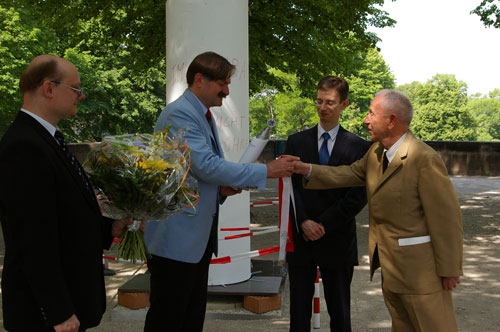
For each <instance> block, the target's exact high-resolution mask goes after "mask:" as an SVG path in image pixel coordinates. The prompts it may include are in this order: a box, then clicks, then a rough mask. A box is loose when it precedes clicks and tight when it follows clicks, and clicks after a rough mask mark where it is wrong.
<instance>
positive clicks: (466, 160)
mask: <svg viewBox="0 0 500 332" xmlns="http://www.w3.org/2000/svg"><path fill="white" fill-rule="evenodd" d="M285 142H286V141H285V140H271V141H269V142H268V143H267V145H266V147H265V149H264V152H263V153H262V155H261V156H260V158H259V160H258V161H259V162H261V163H265V162H268V161H269V160H272V159H274V158H276V157H277V156H279V155H281V154H283V151H284V150H285ZM426 143H427V144H429V145H430V146H431V147H432V148H433V149H434V150H436V151H437V152H438V153H439V154H440V155H441V158H443V160H444V162H445V164H446V167H447V168H448V172H449V174H450V175H469V176H500V142H448V141H446V142H445V141H428V142H426ZM97 144H98V143H77V144H71V151H73V153H74V154H75V156H76V157H77V158H78V160H80V161H81V160H84V159H85V155H86V154H87V153H88V151H90V149H91V147H92V146H95V145H97Z"/></svg>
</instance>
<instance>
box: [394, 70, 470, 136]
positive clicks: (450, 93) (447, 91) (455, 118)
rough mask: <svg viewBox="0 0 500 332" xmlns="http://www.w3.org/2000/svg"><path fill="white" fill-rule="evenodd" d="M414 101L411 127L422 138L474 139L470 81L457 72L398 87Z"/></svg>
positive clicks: (437, 75)
mask: <svg viewBox="0 0 500 332" xmlns="http://www.w3.org/2000/svg"><path fill="white" fill-rule="evenodd" d="M398 89H399V90H401V91H402V92H404V93H405V94H406V95H407V96H408V97H409V98H410V100H411V102H412V105H413V108H414V112H415V113H414V117H413V121H412V124H411V129H412V131H413V133H414V134H415V136H416V137H418V138H419V139H422V140H444V141H473V140H475V139H476V138H477V133H476V132H475V128H476V123H475V120H474V118H473V117H472V116H471V114H470V112H469V111H468V110H467V108H466V105H467V84H465V83H464V82H462V81H457V80H456V78H455V75H444V74H436V75H435V76H434V77H433V78H432V79H430V80H428V81H427V83H425V84H422V83H419V82H413V83H410V84H406V85H402V86H400V87H398Z"/></svg>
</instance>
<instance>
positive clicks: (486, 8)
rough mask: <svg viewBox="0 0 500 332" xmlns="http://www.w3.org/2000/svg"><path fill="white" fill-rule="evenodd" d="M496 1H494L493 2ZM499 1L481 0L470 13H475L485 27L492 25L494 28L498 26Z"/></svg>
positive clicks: (499, 17)
mask: <svg viewBox="0 0 500 332" xmlns="http://www.w3.org/2000/svg"><path fill="white" fill-rule="evenodd" d="M495 2H496V3H495ZM499 4H500V1H498V0H497V1H495V0H483V1H481V3H480V4H479V6H477V7H476V8H475V9H474V10H472V11H471V14H477V15H479V17H480V18H481V21H483V24H484V25H485V26H487V27H490V26H493V27H494V28H497V29H498V28H500V7H499Z"/></svg>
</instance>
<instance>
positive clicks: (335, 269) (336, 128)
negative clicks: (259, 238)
mask: <svg viewBox="0 0 500 332" xmlns="http://www.w3.org/2000/svg"><path fill="white" fill-rule="evenodd" d="M348 93H349V85H348V84H347V82H346V81H345V80H344V79H342V78H339V77H334V76H327V77H325V78H323V79H322V80H321V81H320V82H319V84H318V89H317V95H316V107H317V110H318V116H319V124H318V125H317V126H315V127H313V128H311V129H308V130H305V131H303V132H299V133H296V134H294V135H291V136H290V137H288V141H287V142H286V148H285V154H290V155H294V156H298V157H300V160H301V161H303V162H305V163H308V162H309V163H321V164H324V165H349V164H351V163H352V162H354V161H356V160H358V159H360V158H361V157H362V156H363V155H364V153H365V152H366V151H367V150H368V148H369V147H370V143H368V142H366V141H364V140H362V139H361V138H359V137H357V136H356V135H354V134H352V133H350V132H348V131H346V130H345V129H344V128H342V127H341V126H340V124H339V117H340V113H341V112H342V111H343V110H344V109H345V108H346V107H347V105H348V104H349V101H348V99H347V95H348ZM292 183H293V191H294V196H295V197H294V198H295V212H296V218H295V221H296V223H293V224H292V227H291V228H292V239H293V252H288V253H287V262H288V272H289V277H290V331H291V332H306V331H307V332H309V331H310V330H311V312H312V298H313V294H314V282H315V279H316V269H317V266H319V268H320V271H321V277H322V281H323V288H324V293H325V300H326V304H327V308H328V313H329V315H330V330H331V331H332V332H334V331H335V332H347V331H349V332H350V331H351V314H350V284H351V280H352V275H353V271H354V266H355V265H358V251H357V242H356V220H355V219H354V217H355V216H356V214H358V212H359V211H361V209H362V208H363V206H364V205H365V204H366V194H365V193H364V188H359V187H358V188H342V189H332V190H304V188H303V187H302V177H301V176H297V175H294V176H293V177H292Z"/></svg>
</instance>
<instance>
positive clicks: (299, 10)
mask: <svg viewBox="0 0 500 332" xmlns="http://www.w3.org/2000/svg"><path fill="white" fill-rule="evenodd" d="M10 2H11V3H15V4H18V5H19V4H21V5H23V6H25V7H26V8H36V11H33V12H34V13H35V14H36V15H38V18H39V19H40V21H41V22H42V23H43V24H44V25H46V26H50V27H52V28H54V29H58V30H61V32H62V33H64V34H65V36H66V39H68V40H69V41H70V44H71V45H76V44H78V43H80V42H81V43H83V45H85V44H86V43H87V41H88V40H89V38H90V37H89V36H91V35H92V34H93V32H94V31H93V29H95V28H96V27H95V26H90V27H88V28H87V29H82V28H81V26H82V25H85V23H86V22H89V21H91V20H94V19H95V18H99V24H101V26H100V27H99V29H101V30H103V31H105V33H103V34H101V35H99V36H97V35H95V34H94V36H96V37H98V38H99V44H101V45H109V46H111V47H116V46H118V45H122V46H124V47H127V48H128V49H129V51H130V52H131V53H132V55H133V56H132V57H133V59H135V61H134V62H132V63H131V64H130V65H131V67H130V68H131V69H133V70H136V71H139V72H141V71H143V70H145V69H146V68H151V67H156V66H157V65H158V64H159V63H160V62H161V61H162V60H163V59H165V54H166V53H165V1H163V0H149V1H134V0H108V1H105V2H104V1H93V0H73V1H69V2H61V1H59V0H44V1H40V0H10ZM383 3H384V1H383V0H335V1H330V0H280V1H273V0H249V39H250V63H249V65H250V72H249V74H250V90H251V92H252V94H254V93H257V92H259V91H260V90H262V89H263V88H265V87H266V86H268V85H270V86H275V87H278V88H281V87H282V85H283V84H284V81H282V80H280V79H279V78H277V77H275V76H273V75H271V74H270V73H269V72H268V69H269V68H276V69H280V70H282V71H283V72H288V73H294V74H296V75H297V77H298V78H299V80H300V82H301V86H302V91H303V93H304V94H305V95H309V94H311V93H313V92H314V86H315V83H316V82H317V81H318V80H319V78H320V77H321V76H322V75H323V72H324V69H325V68H329V70H331V71H335V72H338V73H339V74H342V75H344V76H346V75H348V74H350V73H352V72H354V71H355V69H356V68H357V67H359V66H360V65H361V61H360V57H359V54H362V53H363V50H365V49H366V48H368V47H370V46H375V43H376V42H377V41H378V38H377V37H376V35H375V34H373V33H370V32H367V31H366V30H367V27H368V26H369V25H372V26H375V27H384V26H391V25H393V24H394V23H395V21H394V20H392V19H390V18H389V17H388V16H387V15H388V14H387V13H386V12H384V11H382V10H380V9H378V8H376V6H377V5H382V4H383ZM228 28H230V27H228ZM83 45H82V49H83V47H84V46H83ZM88 50H89V51H91V52H94V51H93V50H92V49H91V48H89V49H88Z"/></svg>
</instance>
